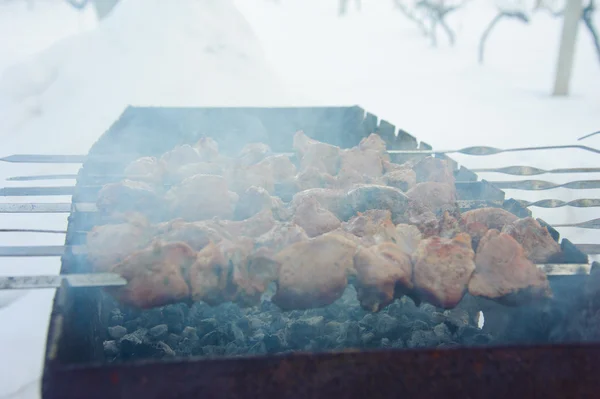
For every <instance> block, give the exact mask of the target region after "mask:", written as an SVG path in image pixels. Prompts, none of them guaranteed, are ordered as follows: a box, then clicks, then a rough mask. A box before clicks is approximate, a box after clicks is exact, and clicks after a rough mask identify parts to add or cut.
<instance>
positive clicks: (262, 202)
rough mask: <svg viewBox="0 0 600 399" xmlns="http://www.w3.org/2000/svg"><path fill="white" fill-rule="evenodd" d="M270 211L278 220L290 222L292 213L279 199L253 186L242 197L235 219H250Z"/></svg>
mask: <svg viewBox="0 0 600 399" xmlns="http://www.w3.org/2000/svg"><path fill="white" fill-rule="evenodd" d="M264 210H270V211H271V212H273V216H274V217H275V219H277V220H289V219H290V218H291V217H292V212H291V210H290V209H288V208H287V206H286V204H285V203H284V202H283V201H282V200H281V198H279V197H272V196H271V195H270V194H269V193H268V192H267V190H265V189H264V188H262V187H256V186H252V187H250V188H248V189H247V190H246V191H244V192H243V193H242V194H241V195H240V199H239V201H238V203H237V206H236V208H235V215H234V216H235V219H237V220H244V219H248V218H250V217H252V216H254V215H256V214H257V213H259V212H261V211H264Z"/></svg>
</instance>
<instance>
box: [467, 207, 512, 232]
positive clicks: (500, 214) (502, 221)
mask: <svg viewBox="0 0 600 399" xmlns="http://www.w3.org/2000/svg"><path fill="white" fill-rule="evenodd" d="M462 216H463V219H464V220H465V223H466V224H467V226H468V225H469V224H471V223H481V224H483V225H484V226H486V227H487V228H488V229H496V230H502V228H503V227H504V226H506V225H507V224H510V223H512V222H514V221H515V220H517V219H518V218H517V217H516V216H515V215H513V214H512V213H510V212H508V211H505V210H504V209H502V208H479V209H473V210H471V211H467V212H465V213H463V215H462Z"/></svg>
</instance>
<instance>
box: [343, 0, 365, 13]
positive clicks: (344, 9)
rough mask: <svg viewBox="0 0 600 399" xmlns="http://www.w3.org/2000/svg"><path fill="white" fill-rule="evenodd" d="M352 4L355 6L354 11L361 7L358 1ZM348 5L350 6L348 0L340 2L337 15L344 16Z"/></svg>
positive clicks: (355, 0)
mask: <svg viewBox="0 0 600 399" xmlns="http://www.w3.org/2000/svg"><path fill="white" fill-rule="evenodd" d="M354 3H355V4H356V9H357V10H360V6H361V2H360V0H354ZM349 5H350V0H340V2H339V8H338V15H339V16H340V17H341V16H343V15H346V14H347V13H348V6H349Z"/></svg>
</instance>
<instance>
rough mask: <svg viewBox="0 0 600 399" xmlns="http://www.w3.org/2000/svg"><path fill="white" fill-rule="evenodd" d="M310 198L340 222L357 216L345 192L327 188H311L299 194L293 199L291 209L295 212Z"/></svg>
mask: <svg viewBox="0 0 600 399" xmlns="http://www.w3.org/2000/svg"><path fill="white" fill-rule="evenodd" d="M309 198H314V199H316V200H317V201H318V202H319V204H321V206H322V207H323V208H325V209H327V210H328V211H330V212H331V213H333V214H334V215H335V216H336V217H337V218H338V219H340V220H347V219H348V218H350V217H351V216H352V215H354V214H355V212H353V211H352V208H351V207H350V206H349V204H348V202H347V200H346V193H345V192H344V191H342V190H332V189H327V188H311V189H310V190H304V191H301V192H299V193H297V194H296V195H294V198H293V199H292V202H291V206H290V208H291V209H292V210H295V209H296V208H297V207H298V206H299V205H300V204H301V203H302V202H304V201H306V200H308V199H309Z"/></svg>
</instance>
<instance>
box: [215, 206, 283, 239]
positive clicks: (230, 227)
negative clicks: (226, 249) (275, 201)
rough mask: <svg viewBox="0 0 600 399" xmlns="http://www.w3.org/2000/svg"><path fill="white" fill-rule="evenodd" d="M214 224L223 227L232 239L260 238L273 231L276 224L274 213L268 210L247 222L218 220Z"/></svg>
mask: <svg viewBox="0 0 600 399" xmlns="http://www.w3.org/2000/svg"><path fill="white" fill-rule="evenodd" d="M213 223H215V224H217V225H218V226H221V227H222V228H223V229H224V230H225V231H227V232H228V233H229V235H230V236H231V237H240V236H243V237H258V236H260V235H262V234H264V233H266V232H268V231H269V230H271V229H272V228H273V227H274V226H275V223H276V222H275V219H274V218H273V212H271V210H270V209H266V210H264V211H262V212H259V213H257V214H256V215H254V216H252V217H251V218H249V219H246V220H241V221H231V220H216V221H214V222H213Z"/></svg>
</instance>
